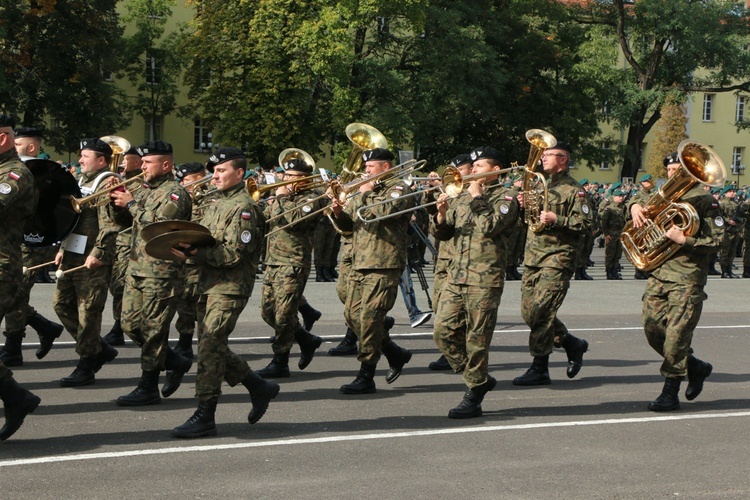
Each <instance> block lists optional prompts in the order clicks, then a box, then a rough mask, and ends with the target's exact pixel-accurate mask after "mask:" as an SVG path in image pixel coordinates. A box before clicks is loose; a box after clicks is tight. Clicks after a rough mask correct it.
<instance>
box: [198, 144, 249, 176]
mask: <svg viewBox="0 0 750 500" xmlns="http://www.w3.org/2000/svg"><path fill="white" fill-rule="evenodd" d="M236 158H245V153H243V152H242V150H241V149H239V148H219V149H218V150H217V151H216V152H215V153H214V154H212V155H211V156H209V157H208V161H207V162H206V168H207V169H208V170H209V172H213V171H214V167H215V166H216V165H220V164H222V163H224V162H227V161H230V160H234V159H236Z"/></svg>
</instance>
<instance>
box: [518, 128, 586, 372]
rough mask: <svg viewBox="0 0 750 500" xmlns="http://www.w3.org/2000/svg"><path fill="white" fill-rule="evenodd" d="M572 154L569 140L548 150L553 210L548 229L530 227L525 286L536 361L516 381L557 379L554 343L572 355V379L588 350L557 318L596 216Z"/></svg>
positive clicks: (547, 214) (546, 219)
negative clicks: (572, 167)
mask: <svg viewBox="0 0 750 500" xmlns="http://www.w3.org/2000/svg"><path fill="white" fill-rule="evenodd" d="M570 155H571V148H570V145H569V144H567V143H565V142H558V143H557V145H556V146H554V147H552V148H549V149H547V150H545V152H544V153H543V154H542V164H543V166H544V173H545V174H546V175H547V176H548V178H547V191H548V196H549V198H548V200H549V210H546V211H545V210H542V211H541V212H540V217H539V222H540V223H541V224H543V225H544V227H542V229H541V230H540V231H539V232H535V231H533V230H532V228H531V227H529V231H528V233H527V238H526V253H525V254H524V259H523V264H524V267H525V270H524V272H523V282H522V284H521V315H522V316H523V319H524V321H525V322H526V324H527V325H529V327H530V328H531V333H530V334H529V350H530V351H531V355H532V356H533V357H534V361H533V363H532V365H531V367H530V368H529V369H528V370H527V371H526V373H524V374H523V375H521V376H520V377H517V378H515V379H514V380H513V384H515V385H523V386H526V385H546V384H549V383H550V382H551V381H550V377H549V369H548V362H549V355H550V353H551V352H552V347H553V345H554V346H556V347H563V348H564V349H565V352H566V353H567V356H568V368H567V375H568V378H573V377H575V376H576V375H577V374H578V372H579V371H580V369H581V366H582V364H583V354H584V353H585V352H586V351H587V350H588V342H586V341H585V340H582V339H578V338H576V337H574V336H573V335H571V334H570V333H569V332H568V329H567V328H566V327H565V325H564V324H563V322H562V321H560V319H559V318H558V317H557V310H558V309H559V308H560V306H561V305H562V303H563V300H564V299H565V295H566V294H567V292H568V288H569V287H570V278H571V276H572V274H573V271H574V266H575V252H576V249H577V246H578V240H579V238H580V237H581V235H582V234H583V233H584V232H585V231H586V229H587V228H589V227H591V220H592V213H591V207H590V206H589V202H588V198H587V197H586V194H585V193H584V192H583V190H582V189H581V186H580V185H579V184H578V183H577V182H576V181H575V179H573V177H571V175H570V172H569V171H568V166H569V164H570ZM521 196H523V195H521ZM520 199H522V198H520Z"/></svg>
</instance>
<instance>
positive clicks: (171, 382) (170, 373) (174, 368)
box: [161, 348, 193, 398]
mask: <svg viewBox="0 0 750 500" xmlns="http://www.w3.org/2000/svg"><path fill="white" fill-rule="evenodd" d="M191 366H193V360H192V359H191V358H186V357H185V356H182V355H180V354H178V353H177V351H176V350H175V349H170V348H167V357H166V359H165V360H164V368H166V369H167V375H166V379H167V380H166V381H165V382H164V385H163V386H162V388H161V395H162V396H164V397H165V398H168V397H169V396H171V395H172V394H174V393H175V391H177V389H178V388H179V387H180V384H181V383H182V377H184V376H185V374H186V373H187V372H188V371H189V370H190V367H191Z"/></svg>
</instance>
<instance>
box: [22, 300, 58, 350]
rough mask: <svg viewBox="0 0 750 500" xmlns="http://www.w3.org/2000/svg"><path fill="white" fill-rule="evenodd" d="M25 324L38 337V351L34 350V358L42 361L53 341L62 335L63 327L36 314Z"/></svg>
mask: <svg viewBox="0 0 750 500" xmlns="http://www.w3.org/2000/svg"><path fill="white" fill-rule="evenodd" d="M26 324H27V325H29V326H30V327H31V328H33V329H34V330H36V333H37V335H39V349H37V350H36V358H37V359H42V358H44V357H45V356H46V355H47V353H48V352H49V351H50V349H52V344H53V343H54V342H55V339H57V338H58V337H60V335H61V334H62V332H63V326H62V325H61V324H60V323H55V322H54V321H50V320H48V319H47V318H45V317H44V316H42V315H41V314H39V313H38V312H35V313H34V314H32V315H31V316H30V317H29V320H28V321H27V322H26Z"/></svg>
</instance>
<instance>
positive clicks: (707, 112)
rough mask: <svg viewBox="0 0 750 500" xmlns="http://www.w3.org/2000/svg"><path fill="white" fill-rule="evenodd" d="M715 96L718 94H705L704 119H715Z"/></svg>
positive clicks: (708, 120) (707, 120)
mask: <svg viewBox="0 0 750 500" xmlns="http://www.w3.org/2000/svg"><path fill="white" fill-rule="evenodd" d="M714 97H716V94H703V121H704V122H712V121H714Z"/></svg>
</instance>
